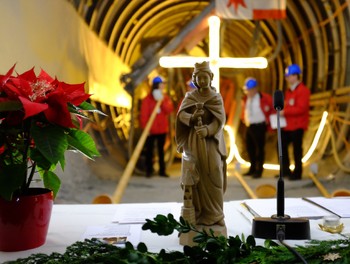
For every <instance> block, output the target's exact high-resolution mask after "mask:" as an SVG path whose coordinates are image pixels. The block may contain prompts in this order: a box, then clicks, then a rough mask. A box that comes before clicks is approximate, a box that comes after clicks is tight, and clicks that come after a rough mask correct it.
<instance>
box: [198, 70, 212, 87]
mask: <svg viewBox="0 0 350 264" xmlns="http://www.w3.org/2000/svg"><path fill="white" fill-rule="evenodd" d="M196 83H197V84H198V85H199V87H200V88H209V87H210V83H211V79H210V75H209V73H207V72H199V73H198V74H197V76H196Z"/></svg>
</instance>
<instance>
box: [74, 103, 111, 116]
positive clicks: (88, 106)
mask: <svg viewBox="0 0 350 264" xmlns="http://www.w3.org/2000/svg"><path fill="white" fill-rule="evenodd" d="M79 108H80V109H82V110H85V111H89V112H95V113H98V114H100V115H104V116H107V115H106V114H105V113H103V112H101V111H100V110H98V109H96V108H95V107H94V106H93V105H91V104H90V103H88V102H82V103H81V104H80V105H79Z"/></svg>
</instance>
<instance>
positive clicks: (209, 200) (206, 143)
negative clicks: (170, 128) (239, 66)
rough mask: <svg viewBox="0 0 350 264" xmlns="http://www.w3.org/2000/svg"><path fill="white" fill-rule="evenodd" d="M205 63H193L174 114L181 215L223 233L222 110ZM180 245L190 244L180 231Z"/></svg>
mask: <svg viewBox="0 0 350 264" xmlns="http://www.w3.org/2000/svg"><path fill="white" fill-rule="evenodd" d="M212 80H213V73H212V72H211V70H210V68H209V63H208V62H203V63H196V64H195V67H194V72H193V74H192V82H193V83H194V85H195V86H196V87H197V89H193V90H191V91H189V92H187V93H186V95H185V98H184V99H183V101H182V103H181V105H180V108H179V111H178V113H177V117H176V144H177V147H178V151H179V152H180V153H182V177H181V185H182V188H183V190H184V204H183V207H182V212H181V214H182V216H183V217H184V218H185V220H187V221H189V222H190V223H192V224H194V225H196V226H197V227H199V228H205V229H207V230H209V229H213V230H214V232H216V233H218V234H222V235H225V236H226V232H227V231H226V226H225V221H224V212H223V195H224V192H225V190H226V176H227V175H226V146H225V141H224V137H223V128H224V125H225V110H224V105H223V100H222V97H221V95H220V93H217V92H216V89H215V88H214V87H212V86H211V82H212ZM180 244H185V245H191V244H192V236H191V235H190V234H182V235H181V237H180Z"/></svg>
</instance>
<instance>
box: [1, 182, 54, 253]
mask: <svg viewBox="0 0 350 264" xmlns="http://www.w3.org/2000/svg"><path fill="white" fill-rule="evenodd" d="M52 205H53V193H52V191H51V190H49V189H45V188H30V189H29V192H28V193H26V194H24V195H21V196H17V197H14V198H13V199H12V201H6V200H4V199H2V198H0V251H20V250H27V249H31V248H36V247H39V246H41V245H43V244H44V243H45V241H46V235H47V230H48V228H49V223H50V218H51V210H52Z"/></svg>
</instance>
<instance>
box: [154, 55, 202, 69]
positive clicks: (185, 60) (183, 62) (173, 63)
mask: <svg viewBox="0 0 350 264" xmlns="http://www.w3.org/2000/svg"><path fill="white" fill-rule="evenodd" d="M208 60H209V58H208V57H190V56H177V57H174V56H163V57H161V58H160V59H159V65H160V66H162V67H164V68H193V67H194V64H195V63H202V62H203V61H208Z"/></svg>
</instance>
